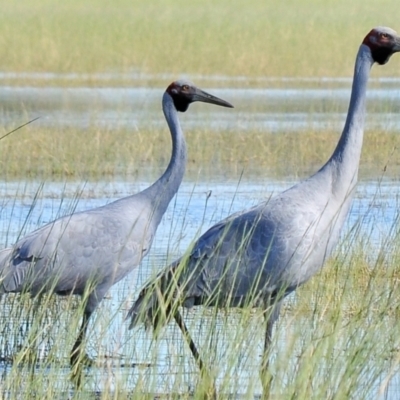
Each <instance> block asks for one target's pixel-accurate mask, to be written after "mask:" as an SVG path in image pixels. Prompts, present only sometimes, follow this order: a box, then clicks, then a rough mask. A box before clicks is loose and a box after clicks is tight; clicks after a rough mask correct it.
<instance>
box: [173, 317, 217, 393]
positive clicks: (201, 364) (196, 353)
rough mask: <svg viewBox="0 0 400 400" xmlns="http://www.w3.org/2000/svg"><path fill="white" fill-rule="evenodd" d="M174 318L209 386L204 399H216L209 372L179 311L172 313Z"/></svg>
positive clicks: (213, 383) (215, 391)
mask: <svg viewBox="0 0 400 400" xmlns="http://www.w3.org/2000/svg"><path fill="white" fill-rule="evenodd" d="M174 318H175V322H176V323H177V325H178V326H179V328H180V330H181V331H182V334H183V337H184V338H185V340H186V342H187V344H188V346H189V349H190V351H191V352H192V354H193V357H194V359H195V360H196V363H197V365H198V366H199V369H200V372H201V374H202V378H203V380H204V381H205V383H207V384H209V385H210V386H209V387H208V388H207V390H206V391H205V393H204V398H205V399H216V398H217V390H216V387H215V382H214V380H213V379H212V378H211V373H210V371H209V370H208V369H207V368H206V367H205V364H204V361H203V359H202V358H201V356H200V354H199V351H198V350H197V347H196V345H195V343H194V341H193V339H192V336H191V335H190V333H189V330H188V328H187V326H186V324H185V321H184V320H183V318H182V315H181V314H180V312H179V310H176V312H175V313H174Z"/></svg>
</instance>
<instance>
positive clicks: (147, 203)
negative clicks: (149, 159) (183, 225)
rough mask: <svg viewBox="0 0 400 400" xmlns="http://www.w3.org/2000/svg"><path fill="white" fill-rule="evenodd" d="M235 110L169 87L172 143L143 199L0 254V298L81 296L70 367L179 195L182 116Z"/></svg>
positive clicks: (179, 86) (54, 225)
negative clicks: (192, 108)
mask: <svg viewBox="0 0 400 400" xmlns="http://www.w3.org/2000/svg"><path fill="white" fill-rule="evenodd" d="M196 101H199V102H204V103H210V104H215V105H219V106H223V107H230V108H232V107H233V106H232V105H231V104H230V103H228V102H226V101H224V100H222V99H219V98H218V97H215V96H212V95H211V94H209V93H206V92H204V91H203V90H201V89H199V88H197V87H196V86H194V85H193V84H192V83H190V82H188V81H186V80H178V81H175V82H173V83H171V84H170V85H169V86H168V88H167V89H166V91H165V93H164V95H163V98H162V108H163V112H164V116H165V119H166V121H167V124H168V126H169V129H170V133H171V138H172V155H171V159H170V161H169V164H168V167H167V168H166V170H165V172H164V173H163V175H162V176H161V177H160V178H159V179H158V180H157V181H156V182H155V183H153V184H152V185H151V186H149V187H148V188H147V189H145V190H143V191H142V192H140V193H137V194H134V195H131V196H128V197H125V198H122V199H119V200H117V201H114V202H112V203H110V204H107V205H104V206H102V207H98V208H94V209H91V210H88V211H83V212H77V213H74V214H72V215H68V216H65V217H62V218H59V219H56V220H55V221H53V222H51V223H49V224H47V225H45V226H43V227H41V228H39V229H37V230H35V231H34V232H32V233H30V234H28V235H27V236H25V237H24V238H22V239H20V240H18V241H17V242H16V243H15V244H14V246H12V247H9V248H6V249H4V250H2V251H1V252H0V294H4V293H9V292H14V293H15V292H30V294H31V295H32V296H38V295H40V294H42V293H45V292H50V293H56V294H58V295H70V294H76V295H80V296H81V297H82V300H83V301H84V313H83V318H82V322H81V326H80V329H79V334H78V337H77V339H76V342H75V344H74V346H73V348H72V351H71V355H70V363H71V365H77V364H78V363H82V364H83V363H87V364H90V359H89V357H88V356H87V354H86V353H84V352H83V350H82V347H83V346H82V342H83V340H84V338H85V336H86V331H87V328H88V322H89V319H90V316H91V315H92V313H93V312H94V310H95V309H96V307H97V306H98V305H99V303H100V302H101V300H102V299H103V297H104V295H105V294H106V292H107V291H108V290H109V289H110V287H111V286H112V285H114V284H115V283H117V282H118V281H120V280H121V279H122V278H124V277H125V276H126V275H127V274H128V273H129V272H131V271H132V270H133V269H134V268H135V267H136V266H137V265H138V264H139V263H140V261H141V260H142V258H143V257H144V256H145V255H146V254H147V253H148V252H149V250H150V246H151V244H152V241H153V238H154V235H155V233H156V230H157V227H158V225H159V223H160V221H161V218H162V216H163V214H164V213H165V211H166V209H167V207H168V204H169V202H170V201H171V199H172V198H173V196H174V195H175V193H176V192H177V191H178V188H179V186H180V184H181V182H182V179H183V175H184V172H185V165H186V157H187V151H186V143H185V139H184V136H183V132H182V129H181V127H180V123H179V119H178V114H177V111H181V112H185V111H186V110H187V109H188V107H189V105H190V104H191V103H193V102H196Z"/></svg>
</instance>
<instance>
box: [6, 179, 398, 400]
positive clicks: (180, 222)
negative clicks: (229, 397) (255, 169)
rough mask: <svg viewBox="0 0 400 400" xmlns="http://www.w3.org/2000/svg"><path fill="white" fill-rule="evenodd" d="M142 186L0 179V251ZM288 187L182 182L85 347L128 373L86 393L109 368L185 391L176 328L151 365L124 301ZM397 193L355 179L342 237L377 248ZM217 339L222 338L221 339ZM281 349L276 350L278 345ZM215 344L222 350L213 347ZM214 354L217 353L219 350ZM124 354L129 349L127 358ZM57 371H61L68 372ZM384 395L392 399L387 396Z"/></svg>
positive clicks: (391, 185) (186, 377)
mask: <svg viewBox="0 0 400 400" xmlns="http://www.w3.org/2000/svg"><path fill="white" fill-rule="evenodd" d="M149 183H150V182H136V183H135V184H131V183H129V182H124V181H115V182H86V183H84V184H83V183H81V182H68V183H59V182H46V183H44V184H42V183H40V182H35V181H29V182H0V198H1V199H2V201H1V203H0V204H1V208H0V210H1V217H0V247H3V246H5V245H8V244H11V243H13V242H14V241H15V240H16V239H17V237H18V236H19V235H20V233H21V230H22V232H25V233H27V232H30V231H32V230H34V229H36V228H37V227H39V226H41V225H43V224H45V223H47V222H50V221H52V220H53V219H54V218H56V217H58V216H61V215H65V214H68V213H70V212H73V211H79V210H85V209H89V208H92V207H97V206H100V205H103V204H106V203H109V202H111V201H113V200H116V199H118V198H120V197H123V196H126V195H129V194H130V193H132V192H137V191H140V190H142V189H143V188H145V187H147V186H148V185H149ZM292 184H293V182H292V181H273V180H271V179H269V180H267V181H264V180H256V179H253V180H252V181H251V182H247V181H246V180H245V179H243V180H242V181H241V182H223V181H207V182H197V183H194V182H185V183H184V184H182V186H181V188H180V190H179V192H178V195H177V196H176V198H175V199H174V201H173V202H172V204H171V205H170V207H169V209H168V211H167V213H166V214H165V216H164V218H163V221H162V223H161V225H160V227H159V229H158V231H157V235H156V237H155V240H154V243H153V246H152V249H151V251H150V254H149V255H148V256H147V257H146V258H145V259H144V260H143V262H142V264H141V266H140V267H139V268H137V269H136V270H135V272H134V273H132V274H131V275H130V276H129V277H127V278H126V279H125V280H124V281H122V282H120V283H119V284H117V285H115V286H114V287H113V289H112V290H111V293H110V294H109V296H107V298H106V299H105V300H104V301H103V304H102V307H101V308H100V310H99V312H98V313H97V318H98V319H100V321H101V320H102V319H104V317H105V315H113V318H112V320H111V325H109V326H107V327H106V334H105V335H104V336H105V337H103V338H100V339H98V340H100V342H101V345H100V347H101V350H98V348H97V350H96V349H95V350H93V346H92V347H91V348H92V355H95V356H96V355H97V356H98V355H99V353H98V352H100V353H101V354H108V355H114V356H115V357H116V358H115V360H117V361H118V360H119V359H122V360H123V361H122V362H123V363H124V362H127V363H131V362H132V360H133V362H134V363H136V364H137V366H136V367H135V368H133V369H132V368H122V369H121V368H118V367H112V366H109V367H107V368H106V369H105V370H104V369H103V368H99V369H96V368H93V369H92V371H91V372H90V380H89V382H91V383H90V384H89V386H90V387H92V389H93V390H101V388H102V387H103V384H104V382H105V381H107V380H108V379H109V378H106V377H105V375H106V376H108V375H107V373H106V374H104V371H108V370H109V369H110V368H111V369H112V370H113V374H115V375H117V376H118V374H120V375H121V376H125V378H124V379H126V380H127V382H126V383H125V388H128V387H132V389H133V388H134V386H135V384H136V383H137V382H138V379H139V376H141V374H145V375H148V374H155V376H157V379H156V381H157V382H158V383H157V384H155V387H154V388H153V390H154V391H159V390H161V391H163V392H165V391H174V390H176V387H175V386H174V385H175V383H174V382H175V380H176V378H177V377H178V376H179V384H178V383H177V385H178V386H179V387H180V388H181V390H182V381H183V383H184V384H185V385H188V386H190V387H191V385H194V383H193V382H194V381H193V379H195V377H196V376H197V374H198V373H197V369H196V366H195V365H194V363H193V360H191V358H190V355H188V352H187V349H185V345H184V344H183V341H182V339H181V337H180V334H179V332H178V331H177V330H176V328H174V327H171V328H169V329H168V332H167V334H166V336H165V337H166V339H165V340H164V341H163V342H162V344H161V345H159V346H158V348H157V357H156V359H157V364H154V359H155V355H154V350H152V343H151V338H150V337H149V334H147V333H146V332H145V331H144V330H139V331H137V332H135V333H132V332H128V331H127V324H126V323H125V322H124V321H123V318H124V316H125V315H126V312H127V309H128V307H129V305H130V304H131V303H132V298H133V297H135V293H137V292H138V290H139V287H140V285H141V284H142V283H143V282H144V281H145V280H146V279H147V278H148V277H149V276H150V275H152V274H153V273H154V272H155V271H157V270H159V269H161V268H163V267H164V266H165V265H166V264H167V258H168V260H172V259H174V258H175V257H176V256H178V255H180V254H182V252H183V251H184V250H185V249H186V248H187V247H188V245H189V244H190V242H191V240H192V239H193V238H195V237H197V236H198V235H199V233H201V232H203V231H204V230H205V229H206V228H207V227H209V226H210V225H211V224H213V223H215V222H217V221H218V220H220V219H221V218H224V217H226V216H227V215H229V214H231V213H232V212H235V211H238V210H242V209H244V208H248V207H250V206H252V205H254V204H256V203H258V202H259V201H261V200H263V199H265V198H268V197H270V196H272V195H274V194H275V193H278V192H280V191H282V190H284V189H286V188H288V187H289V186H290V185H292ZM399 189H400V188H399V185H398V183H397V182H392V181H383V182H373V181H372V182H361V183H360V184H359V186H358V190H357V195H356V198H355V200H354V202H353V207H352V209H351V213H350V217H349V218H348V222H347V224H346V226H345V229H344V232H343V236H346V235H348V234H350V232H351V231H352V229H353V228H354V227H355V226H356V227H357V231H358V233H357V234H358V235H359V234H361V236H363V235H364V236H367V237H370V238H371V242H372V243H373V244H374V245H376V247H377V248H379V247H380V246H381V245H382V241H383V240H385V238H386V237H387V232H388V231H389V230H390V228H391V227H393V225H394V221H395V220H396V219H397V215H398V209H399V208H398V202H399V194H400V190H399ZM374 254H375V252H374V249H373V246H371V248H370V255H371V258H373V257H374ZM290 301H291V299H290V298H289V299H287V302H290ZM202 318H203V319H202V322H200V325H199V326H198V332H197V333H196V335H197V336H196V337H197V338H198V339H199V338H201V332H202V331H201V326H202V329H203V332H206V326H208V325H207V323H209V321H208V320H207V318H206V317H202ZM204 318H205V319H204ZM189 319H190V314H189ZM194 321H195V320H194ZM207 321H208V322H207ZM299 323H300V322H299ZM97 325H98V321H97ZM100 325H101V324H100ZM217 326H221V327H223V326H224V325H223V323H222V322H221V323H220V325H218V324H217ZM96 329H99V328H95V329H94V331H92V332H91V334H90V339H89V344H90V342H92V341H93V340H94V337H96V335H97V336H98V335H100V334H99V332H97V330H96ZM218 329H219V328H217V330H218ZM221 329H222V328H221ZM205 334H206V333H205ZM100 336H101V335H100ZM132 340H134V341H135V350H134V352H133V354H132V350H131V349H130V347H129V346H132ZM220 340H222V341H223V339H220ZM261 343H262V340H260V343H259V346H258V353H257V354H258V355H254V354H253V357H249V356H247V350H248V348H247V347H246V346H245V344H243V345H242V347H241V351H240V357H242V358H243V360H242V361H241V362H240V363H239V366H238V367H237V368H238V371H237V373H238V374H239V376H240V378H237V379H239V381H240V382H242V383H241V384H238V387H241V385H242V386H243V388H246V382H247V380H248V378H249V377H251V376H252V375H254V373H255V371H257V368H258V363H259V359H258V357H259V353H260V352H261V349H262V346H261ZM281 345H282V346H284V343H281ZM218 346H220V348H221V349H223V345H222V344H221V343H219V345H218ZM218 346H217V348H218ZM89 348H90V345H89ZM128 348H129V350H128ZM117 349H118V350H117ZM221 349H220V351H223V350H221ZM125 352H129V355H128V354H125ZM253 352H254V351H253ZM223 357H224V356H223V354H222V355H221V356H220V357H218V359H219V360H220V359H223ZM171 359H173V361H171ZM108 362H109V363H111V364H112V362H113V359H112V358H111V359H109V361H108ZM147 365H150V367H148V366H147ZM255 368H256V369H255ZM61 373H62V374H68V368H65V370H64V372H61ZM182 376H183V378H182ZM239 381H237V382H239ZM128 382H129V383H128ZM115 385H116V383H115ZM127 385H128V386H127ZM221 385H222V383H221ZM237 390H238V389H236V391H237ZM259 390H260V389H258V390H256V392H257V391H259ZM386 398H389V399H390V398H395V397H390V395H389V396H387V397H386Z"/></svg>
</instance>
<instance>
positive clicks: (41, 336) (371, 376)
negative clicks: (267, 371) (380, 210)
mask: <svg viewBox="0 0 400 400" xmlns="http://www.w3.org/2000/svg"><path fill="white" fill-rule="evenodd" d="M385 239H386V240H385V241H384V242H385V245H382V247H381V248H380V250H379V251H378V254H379V256H376V257H371V253H369V252H368V251H366V249H368V248H371V243H368V241H369V238H368V237H365V236H363V235H362V234H360V233H359V232H358V233H357V232H355V233H354V234H353V235H351V236H349V237H347V238H345V239H344V240H343V243H342V245H341V246H339V250H338V251H337V253H336V255H335V256H334V257H333V258H332V259H331V260H330V262H329V264H328V265H326V266H325V268H324V269H323V271H322V273H320V274H318V275H317V276H316V277H314V278H313V279H312V280H311V281H310V282H309V283H307V284H306V285H305V286H303V287H301V288H300V289H299V290H298V291H297V292H296V295H295V298H292V299H291V300H289V299H287V300H286V302H285V306H284V308H283V310H282V313H281V318H280V320H279V322H278V324H277V326H276V329H275V330H274V337H273V351H272V354H271V370H272V372H273V374H274V380H273V385H272V394H273V397H272V398H292V397H293V396H294V397H295V398H296V399H316V400H317V399H321V398H324V399H325V398H326V399H343V400H344V399H349V398H370V397H372V398H375V397H376V396H377V394H378V393H381V394H382V397H381V398H385V396H384V393H385V389H386V387H387V385H388V384H389V382H390V379H391V378H393V376H394V375H396V373H398V371H399V361H400V358H399V348H400V347H399V346H400V339H399V338H400V323H399V318H398V317H399V315H400V302H399V300H400V298H399V289H400V287H399V282H400V280H399V278H400V269H399V267H398V265H399V263H398V260H399V257H400V253H399V247H398V245H397V242H398V235H397V233H396V232H391V233H390V234H388V236H387V237H386V238H385ZM350 244H351V247H350V248H351V250H350V251H349V245H350ZM129 290H132V288H131V289H128V291H129ZM112 303H117V304H119V305H120V306H119V307H117V310H118V311H117V313H116V311H115V308H114V306H112ZM33 304H34V303H33V302H32V300H30V299H29V298H28V297H22V298H21V297H19V296H13V295H9V296H7V297H5V298H3V299H2V303H1V308H0V313H1V314H0V315H1V318H2V319H3V320H4V319H8V321H9V322H8V323H7V324H2V332H1V333H2V334H1V338H0V356H1V357H5V358H7V359H9V358H10V357H12V358H13V359H14V364H12V365H11V366H9V369H8V370H7V373H6V374H4V376H3V378H2V383H1V386H0V391H1V393H3V395H4V396H6V395H7V398H9V399H16V398H18V399H29V398H31V397H30V396H32V393H34V394H35V396H37V397H39V398H42V399H62V398H65V397H63V396H68V398H73V399H104V400H111V399H115V398H118V399H120V398H122V399H125V398H126V399H128V398H129V399H131V398H135V399H136V398H138V399H139V398H145V397H144V396H146V395H147V396H148V398H152V397H151V396H152V394H153V395H154V393H158V394H159V395H161V397H162V398H164V397H165V398H171V393H181V395H180V396H179V398H188V399H189V398H190V399H191V398H194V399H200V398H201V394H202V393H203V391H204V390H206V386H204V385H206V382H204V381H202V380H201V379H200V374H199V373H198V369H197V367H196V365H195V363H194V362H193V360H192V358H191V355H190V352H189V350H188V348H187V347H186V345H185V344H184V342H183V341H182V338H181V336H180V332H179V330H178V329H177V328H176V327H175V326H174V324H173V323H171V324H170V325H169V327H168V328H166V329H165V331H164V332H163V333H162V334H161V336H160V337H159V338H158V339H157V340H154V338H152V335H151V332H145V331H144V330H143V329H139V330H136V331H133V332H128V331H127V324H126V323H123V322H122V321H121V318H122V317H123V316H124V315H125V314H126V309H125V307H127V306H129V304H130V301H126V300H123V299H122V298H118V299H112V298H108V299H105V300H104V302H103V303H102V305H101V306H100V308H99V310H98V312H96V315H95V318H94V323H93V325H92V327H91V329H90V334H89V338H88V343H87V346H88V349H89V351H90V353H91V354H95V355H96V354H97V355H98V357H99V359H100V360H99V365H98V366H97V367H95V368H93V369H92V371H89V372H88V374H87V375H85V386H84V390H82V391H77V392H75V391H74V390H73V387H72V386H71V383H70V380H69V369H68V366H67V365H68V354H67V352H68V349H69V348H70V347H71V345H72V343H73V340H74V335H75V334H76V331H77V329H78V324H79V314H80V313H81V310H80V307H77V303H76V302H75V301H69V300H68V299H60V298H55V297H45V298H43V299H42V306H43V308H40V309H39V310H38V311H36V316H35V317H33V315H32V312H33V311H32V307H33ZM185 315H186V317H185V318H186V321H187V324H188V326H189V329H190V330H191V332H192V333H193V336H194V339H195V341H196V343H197V344H198V345H199V348H200V351H201V352H202V354H203V356H204V358H205V359H206V362H207V363H208V364H209V365H211V366H212V369H211V370H212V374H213V377H217V382H218V390H219V392H220V394H221V396H220V397H219V398H222V399H225V398H226V399H227V398H230V397H229V394H230V393H235V392H237V391H241V392H243V393H244V398H253V396H254V394H255V393H258V392H259V390H260V384H259V381H258V372H257V371H258V366H259V363H260V355H261V352H262V344H263V335H264V322H263V316H262V314H261V313H260V311H258V310H255V311H250V310H244V311H243V312H241V313H238V312H236V311H229V312H225V311H220V312H218V313H215V311H214V310H212V309H209V310H204V309H202V308H198V309H195V310H193V311H190V312H189V313H186V314H185ZM10 316H12V319H10ZM105 353H106V354H114V355H116V356H117V357H116V358H114V359H104V358H102V355H103V354H105ZM121 354H122V355H123V358H122V359H119V358H118V355H121ZM28 356H29V357H31V359H32V357H37V358H36V360H35V361H36V363H37V364H35V366H34V367H33V365H32V364H30V363H29V362H28V358H27V357H28ZM33 359H34V358H33ZM132 362H134V363H136V364H137V365H136V367H128V368H127V367H119V365H120V363H121V364H124V363H132ZM147 364H148V365H147ZM238 376H242V379H238ZM188 388H190V389H188ZM188 390H189V392H190V393H189V392H188ZM391 390H392V392H391V395H392V396H393V393H395V390H396V389H394V388H392V389H391ZM393 391H394V392H393ZM116 396H117V397H116ZM389 398H390V397H389Z"/></svg>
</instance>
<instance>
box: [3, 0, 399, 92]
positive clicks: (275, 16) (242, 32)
mask: <svg viewBox="0 0 400 400" xmlns="http://www.w3.org/2000/svg"><path fill="white" fill-rule="evenodd" d="M397 5H398V4H397V1H396V0H384V1H381V2H380V3H379V5H377V4H374V3H371V4H369V3H368V4H367V3H365V1H362V0H355V1H353V2H349V1H345V0H335V1H328V2H326V1H318V0H301V1H294V0H291V1H289V2H284V3H280V2H266V1H261V0H238V1H234V2H232V1H229V0H222V1H218V2H215V1H212V0H195V1H192V2H190V3H187V2H186V1H183V0H173V1H170V2H168V3H161V4H160V3H159V2H155V1H143V0H134V1H126V0H118V1H115V2H109V1H106V0H100V1H94V0H89V1H85V2H84V3H83V2H80V1H77V0H73V1H70V2H68V3H63V4H61V3H54V2H53V1H43V0H34V1H30V0H22V1H19V2H8V3H6V4H4V5H3V7H2V13H1V16H0V38H1V39H0V44H1V45H0V59H1V65H0V70H1V71H5V72H13V73H14V72H46V73H48V72H54V73H104V72H107V73H108V72H112V73H117V74H118V73H131V72H134V73H137V74H139V80H140V79H141V78H140V76H142V77H144V76H145V75H144V74H162V73H168V74H172V75H174V76H176V75H180V74H183V73H184V74H189V75H213V76H215V75H217V76H218V75H226V76H230V77H236V76H246V77H249V78H252V77H259V76H295V77H299V76H305V77H322V76H351V74H352V70H353V61H354V58H355V53H356V51H357V48H358V45H359V44H360V43H361V41H362V39H363V38H364V36H365V35H366V33H368V32H369V30H370V29H371V28H372V27H374V26H377V25H382V24H383V25H388V26H392V27H393V28H394V29H396V28H398V29H400V26H399V22H398V21H399V16H400V14H399V13H400V12H399V11H398V7H397ZM399 71H400V70H399V68H398V67H397V66H396V65H395V63H392V64H391V65H388V66H386V67H385V68H382V70H381V71H380V72H379V76H400V72H399ZM103 78H104V77H103ZM79 79H80V80H81V83H83V82H84V83H85V84H88V85H97V84H99V82H98V79H97V78H96V77H95V76H87V77H80V78H79ZM155 79H156V78H155ZM4 82H7V83H12V84H14V83H21V82H23V83H24V84H35V85H40V84H43V82H42V81H41V80H40V79H37V78H35V77H29V76H28V77H25V78H22V77H21V78H16V79H15V78H10V77H5V78H4ZM130 83H131V82H130V78H126V81H125V82H124V78H121V79H120V80H119V82H118V85H125V84H130ZM58 84H68V81H63V80H61V81H60V82H58Z"/></svg>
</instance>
